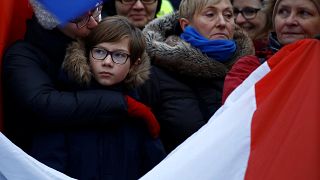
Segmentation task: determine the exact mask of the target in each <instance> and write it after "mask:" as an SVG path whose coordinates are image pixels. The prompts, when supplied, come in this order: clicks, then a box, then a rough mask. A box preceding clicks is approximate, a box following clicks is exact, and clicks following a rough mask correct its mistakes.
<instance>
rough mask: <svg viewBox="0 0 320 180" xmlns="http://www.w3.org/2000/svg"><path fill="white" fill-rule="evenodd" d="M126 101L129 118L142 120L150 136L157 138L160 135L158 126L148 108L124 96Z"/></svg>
mask: <svg viewBox="0 0 320 180" xmlns="http://www.w3.org/2000/svg"><path fill="white" fill-rule="evenodd" d="M126 100H127V103H128V114H129V116H131V117H134V118H140V119H143V120H144V122H145V123H146V125H147V127H148V130H149V132H150V134H151V136H152V137H153V138H157V137H158V136H159V134H160V125H159V123H158V121H157V119H156V117H155V116H154V115H153V113H152V112H151V110H150V108H149V107H147V106H146V105H144V104H142V103H141V102H138V101H137V100H135V99H133V98H132V97H130V96H126Z"/></svg>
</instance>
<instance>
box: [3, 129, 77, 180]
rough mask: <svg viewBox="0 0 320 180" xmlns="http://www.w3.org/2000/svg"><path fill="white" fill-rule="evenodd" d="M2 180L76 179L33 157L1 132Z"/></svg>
mask: <svg viewBox="0 0 320 180" xmlns="http://www.w3.org/2000/svg"><path fill="white" fill-rule="evenodd" d="M0 179H1V180H74V179H73V178H71V177H68V176H66V175H64V174H62V173H60V172H58V171H56V170H54V169H52V168H50V167H48V166H46V165H44V164H42V163H40V162H39V161H37V160H36V159H34V158H32V157H31V156H29V155H28V154H26V153H25V152H23V151H22V150H21V149H20V148H18V147H17V146H16V145H14V144H13V143H12V142H11V141H10V140H9V139H8V138H6V137H5V136H4V135H3V134H2V133H0Z"/></svg>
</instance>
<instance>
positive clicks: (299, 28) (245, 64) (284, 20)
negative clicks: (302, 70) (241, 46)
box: [223, 0, 320, 101]
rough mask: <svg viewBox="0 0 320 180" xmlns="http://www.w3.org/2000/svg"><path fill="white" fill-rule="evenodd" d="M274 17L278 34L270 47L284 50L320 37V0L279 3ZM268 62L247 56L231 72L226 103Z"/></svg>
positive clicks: (274, 9) (226, 85)
mask: <svg viewBox="0 0 320 180" xmlns="http://www.w3.org/2000/svg"><path fill="white" fill-rule="evenodd" d="M273 3H274V8H273V14H272V21H273V28H274V32H271V33H270V34H269V48H270V50H271V51H273V53H276V52H277V51H279V50H280V49H281V47H283V46H285V45H288V44H291V43H294V42H296V41H298V40H301V39H306V38H314V37H316V35H318V34H320V0H275V1H274V2H273ZM265 60H266V59H261V58H260V59H259V58H257V57H255V56H250V57H244V58H242V59H241V60H239V61H237V63H236V64H235V65H234V66H233V68H232V69H231V70H230V71H229V72H228V74H227V76H226V79H225V83H224V91H223V101H225V100H226V98H227V97H228V96H229V94H230V93H231V92H232V91H233V90H234V89H235V88H236V87H237V86H239V85H240V84H241V83H242V82H243V81H244V80H245V79H246V78H247V77H248V76H249V75H250V74H251V73H252V72H253V71H254V70H255V69H256V68H257V67H259V66H260V65H261V63H263V62H264V61H265Z"/></svg>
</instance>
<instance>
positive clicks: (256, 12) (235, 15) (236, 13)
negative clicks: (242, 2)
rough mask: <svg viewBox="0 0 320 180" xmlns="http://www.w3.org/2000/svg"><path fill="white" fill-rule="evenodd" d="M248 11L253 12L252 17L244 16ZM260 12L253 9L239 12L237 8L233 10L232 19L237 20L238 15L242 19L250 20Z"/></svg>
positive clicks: (257, 9) (258, 9) (249, 8)
mask: <svg viewBox="0 0 320 180" xmlns="http://www.w3.org/2000/svg"><path fill="white" fill-rule="evenodd" d="M248 10H252V11H253V15H252V17H248V16H247V15H246V11H247V12H248ZM260 10H261V8H253V7H245V8H243V9H241V10H239V9H238V8H233V14H234V18H237V17H238V15H239V14H241V15H242V17H244V18H245V19H246V20H251V19H254V18H256V16H257V14H258V12H259V11H260Z"/></svg>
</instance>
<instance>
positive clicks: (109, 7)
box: [103, 0, 162, 29]
mask: <svg viewBox="0 0 320 180" xmlns="http://www.w3.org/2000/svg"><path fill="white" fill-rule="evenodd" d="M161 4H162V0H129V1H128V0H126V1H124V0H109V1H107V2H106V4H105V6H104V9H103V11H104V14H105V15H106V16H113V15H120V16H125V17H127V18H128V19H129V20H130V22H132V23H133V24H134V25H135V26H136V27H138V28H140V29H143V28H144V26H145V25H146V24H147V23H149V22H150V21H152V20H153V19H155V18H156V16H157V13H158V12H159V11H160V8H161Z"/></svg>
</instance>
